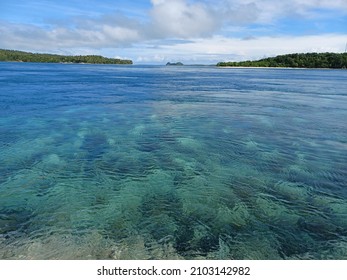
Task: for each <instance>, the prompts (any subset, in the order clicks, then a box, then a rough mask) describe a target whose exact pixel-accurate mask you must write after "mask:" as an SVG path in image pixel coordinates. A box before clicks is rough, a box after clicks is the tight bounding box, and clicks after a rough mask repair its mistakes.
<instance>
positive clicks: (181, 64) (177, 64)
mask: <svg viewBox="0 0 347 280" xmlns="http://www.w3.org/2000/svg"><path fill="white" fill-rule="evenodd" d="M166 66H183V63H182V62H168V63H166Z"/></svg>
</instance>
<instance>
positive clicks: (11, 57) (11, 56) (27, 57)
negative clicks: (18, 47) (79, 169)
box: [0, 49, 133, 64]
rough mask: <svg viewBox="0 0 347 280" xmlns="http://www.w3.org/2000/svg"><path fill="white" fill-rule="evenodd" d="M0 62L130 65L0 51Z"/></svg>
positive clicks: (90, 58)
mask: <svg viewBox="0 0 347 280" xmlns="http://www.w3.org/2000/svg"><path fill="white" fill-rule="evenodd" d="M0 61H8V62H10V61H16V62H43V63H91V64H132V63H133V62H132V61H131V60H123V59H118V58H107V57H103V56H100V55H75V56H70V55H57V54H40V53H30V52H22V51H15V50H3V49H0Z"/></svg>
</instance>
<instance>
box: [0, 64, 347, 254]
mask: <svg viewBox="0 0 347 280" xmlns="http://www.w3.org/2000/svg"><path fill="white" fill-rule="evenodd" d="M0 259H128V260H143V259H152V260H161V259H242V260H243V259H247V260H249V259H251V260H253V259H261V260H270V259H271V260H273V259H315V260H320V259H347V71H346V70H323V69H251V68H249V69H243V68H217V67H194V66H184V67H175V66H137V65H132V66H124V65H122V66H116V65H87V64H85V65H77V64H35V63H0Z"/></svg>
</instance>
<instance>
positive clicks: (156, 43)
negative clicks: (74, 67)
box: [0, 0, 347, 64]
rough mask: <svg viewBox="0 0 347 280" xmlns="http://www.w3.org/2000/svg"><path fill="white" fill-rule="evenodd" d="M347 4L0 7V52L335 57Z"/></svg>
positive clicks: (211, 0)
mask: <svg viewBox="0 0 347 280" xmlns="http://www.w3.org/2000/svg"><path fill="white" fill-rule="evenodd" d="M346 43H347V0H282V1H280V0H258V1H256V0H139V1H126V0H102V1H101V0H99V1H97V0H60V1H56V0H54V1H53V0H32V1H28V0H26V1H25V0H15V1H14V0H0V48H5V49H19V50H24V51H31V52H50V53H59V54H100V55H104V56H108V57H120V58H128V59H132V60H133V61H134V63H137V64H148V63H150V64H152V63H158V64H162V63H166V62H167V61H182V62H184V63H216V62H219V61H226V60H227V61H230V60H232V61H239V60H244V59H258V58H262V57H266V56H273V55H278V54H285V53H294V52H327V51H328V52H343V51H344V50H345V47H346Z"/></svg>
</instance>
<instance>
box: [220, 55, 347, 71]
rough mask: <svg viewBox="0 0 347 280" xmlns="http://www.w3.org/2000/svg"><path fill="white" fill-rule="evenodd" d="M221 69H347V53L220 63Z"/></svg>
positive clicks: (287, 56) (282, 56) (283, 56)
mask: <svg viewBox="0 0 347 280" xmlns="http://www.w3.org/2000/svg"><path fill="white" fill-rule="evenodd" d="M217 66H220V67H225V66H228V67H289V68H333V69H346V68H347V53H294V54H287V55H279V56H276V57H269V58H264V59H260V60H255V61H250V60H247V61H241V62H219V63H218V64H217Z"/></svg>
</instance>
